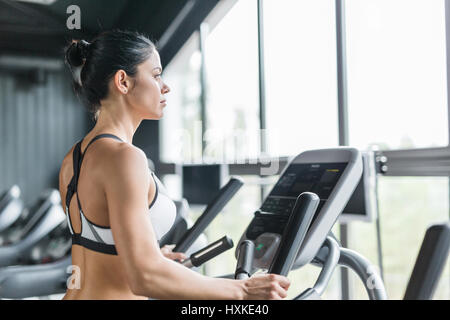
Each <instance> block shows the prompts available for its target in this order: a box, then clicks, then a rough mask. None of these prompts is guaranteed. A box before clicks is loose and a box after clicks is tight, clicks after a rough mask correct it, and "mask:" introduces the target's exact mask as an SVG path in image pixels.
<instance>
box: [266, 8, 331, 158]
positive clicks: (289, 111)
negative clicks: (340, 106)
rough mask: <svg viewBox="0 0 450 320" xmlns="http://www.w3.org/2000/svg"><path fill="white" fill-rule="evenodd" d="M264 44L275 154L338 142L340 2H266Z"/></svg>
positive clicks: (271, 151)
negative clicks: (337, 50) (337, 69)
mask: <svg viewBox="0 0 450 320" xmlns="http://www.w3.org/2000/svg"><path fill="white" fill-rule="evenodd" d="M264 46H265V53H264V54H265V75H266V104H267V107H266V122H267V131H268V132H267V136H268V151H269V154H270V155H272V156H278V155H295V154H297V153H299V152H300V151H302V150H304V149H308V148H320V147H325V146H336V145H337V144H338V129H337V124H338V120H337V76H336V19H335V1H334V0H321V1H316V0H279V1H264Z"/></svg>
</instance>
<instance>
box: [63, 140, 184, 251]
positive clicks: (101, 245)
mask: <svg viewBox="0 0 450 320" xmlns="http://www.w3.org/2000/svg"><path fill="white" fill-rule="evenodd" d="M104 137H108V138H113V139H116V140H120V141H122V140H121V139H120V138H119V137H117V136H114V135H112V134H101V135H98V136H96V137H95V138H93V139H92V140H91V141H90V142H89V144H88V145H87V147H86V149H85V150H84V153H83V154H82V153H81V143H82V141H83V140H81V141H80V142H78V143H77V145H76V146H75V148H74V150H73V172H74V175H73V177H72V179H71V181H70V183H69V185H68V187H67V195H66V213H67V220H68V225H69V229H70V233H71V234H72V245H80V246H82V247H85V248H87V249H90V250H93V251H97V252H101V253H106V254H113V255H117V251H116V247H115V245H114V239H113V236H112V231H111V229H110V227H104V226H99V225H96V224H95V223H93V222H92V221H89V220H88V219H87V218H86V216H85V215H84V213H83V210H82V209H81V204H80V200H79V198H78V192H77V186H78V178H79V175H80V169H81V164H82V162H83V157H84V155H85V154H86V150H87V149H88V148H89V146H90V145H91V144H92V143H93V142H94V141H96V140H98V139H100V138H104ZM151 176H152V178H153V180H154V181H155V186H156V192H155V197H154V198H153V201H152V203H151V204H150V206H149V216H150V220H151V222H152V226H153V229H154V231H155V233H156V237H157V240H158V241H159V240H160V239H161V238H162V237H163V236H164V235H165V234H166V233H167V232H168V231H169V230H170V228H171V227H172V225H173V223H174V222H175V217H176V207H175V204H174V203H173V201H172V200H171V199H170V198H169V196H168V194H167V190H166V189H165V188H164V185H163V184H162V183H161V181H160V180H159V179H158V178H157V177H156V176H155V174H154V173H153V172H151ZM74 193H76V194H77V195H76V196H77V201H78V208H79V211H80V217H81V232H80V233H75V232H74V230H73V227H72V221H71V220H70V213H69V207H70V200H71V199H72V197H73V195H74Z"/></svg>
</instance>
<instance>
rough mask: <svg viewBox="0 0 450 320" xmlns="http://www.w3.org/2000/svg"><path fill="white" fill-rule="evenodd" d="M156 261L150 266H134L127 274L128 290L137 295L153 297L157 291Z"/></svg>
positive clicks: (157, 272) (158, 268) (157, 271)
mask: <svg viewBox="0 0 450 320" xmlns="http://www.w3.org/2000/svg"><path fill="white" fill-rule="evenodd" d="M157 265H158V264H157V263H153V264H152V266H146V267H141V268H134V271H132V272H131V274H130V275H129V276H128V279H129V280H128V282H129V286H130V290H131V291H132V292H133V294H135V295H138V296H145V297H153V296H154V294H155V293H156V292H157V291H158V290H157V289H158V288H157V285H156V282H157V280H156V279H157V278H158V277H159V273H160V270H162V269H161V268H160V267H157Z"/></svg>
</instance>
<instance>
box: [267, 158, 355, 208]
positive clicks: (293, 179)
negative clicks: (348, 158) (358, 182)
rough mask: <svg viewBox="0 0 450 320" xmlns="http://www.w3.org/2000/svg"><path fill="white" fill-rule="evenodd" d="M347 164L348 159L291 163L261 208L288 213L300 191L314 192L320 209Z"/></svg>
mask: <svg viewBox="0 0 450 320" xmlns="http://www.w3.org/2000/svg"><path fill="white" fill-rule="evenodd" d="M346 166H347V163H317V164H310V163H305V164H303V163H299V164H291V165H290V166H289V168H288V169H287V170H286V171H285V172H284V174H283V176H282V177H281V178H280V179H279V180H278V182H277V184H276V185H275V187H274V188H273V189H272V191H271V192H270V194H269V196H268V197H267V198H266V200H265V201H264V203H263V205H262V207H261V210H262V211H264V212H267V213H273V214H278V215H287V216H289V214H290V213H291V211H292V208H293V207H294V204H295V200H296V199H297V197H298V196H299V195H300V194H301V193H302V192H314V193H315V194H317V195H318V196H319V198H320V204H319V208H318V209H317V212H319V211H320V209H321V208H322V206H323V205H324V204H325V202H326V201H327V199H328V197H329V196H330V194H331V192H332V191H333V189H334V187H335V186H336V183H337V182H338V180H339V178H340V177H341V175H342V172H344V170H345V168H346Z"/></svg>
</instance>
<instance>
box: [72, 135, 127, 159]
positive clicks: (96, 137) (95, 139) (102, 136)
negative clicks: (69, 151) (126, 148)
mask: <svg viewBox="0 0 450 320" xmlns="http://www.w3.org/2000/svg"><path fill="white" fill-rule="evenodd" d="M101 138H113V139H116V140H119V141H121V142H123V140H122V139H120V138H119V137H118V136H115V135H113V134H110V133H103V134H99V135H98V136H95V137H94V138H93V139H92V140H91V141H90V142H89V143H88V145H87V147H86V149H84V152H83V154H81V143H80V154H81V157H83V156H84V155H85V154H86V151H87V149H88V148H89V146H90V145H91V144H92V143H93V142H95V141H97V140H98V139H101ZM81 141H83V140H81Z"/></svg>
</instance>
